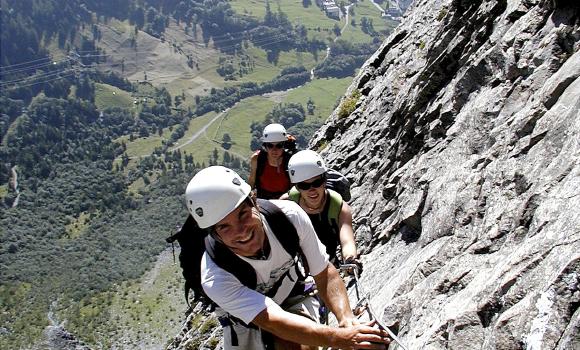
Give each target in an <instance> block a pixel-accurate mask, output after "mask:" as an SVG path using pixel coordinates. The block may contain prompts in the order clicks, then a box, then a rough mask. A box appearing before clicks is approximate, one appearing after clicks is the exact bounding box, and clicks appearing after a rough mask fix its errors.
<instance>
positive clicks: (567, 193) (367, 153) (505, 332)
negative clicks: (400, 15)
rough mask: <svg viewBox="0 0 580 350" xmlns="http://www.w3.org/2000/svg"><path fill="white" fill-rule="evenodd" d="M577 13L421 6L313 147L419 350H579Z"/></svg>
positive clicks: (463, 1)
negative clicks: (345, 193)
mask: <svg viewBox="0 0 580 350" xmlns="http://www.w3.org/2000/svg"><path fill="white" fill-rule="evenodd" d="M578 4H579V3H578V1H563V0H562V1H548V0H544V1H542V0H509V1H505V0H503V1H497V0H488V1H485V0H484V1H467V0H422V1H420V0H416V1H415V2H414V3H413V5H412V6H411V8H409V11H408V12H407V15H406V18H405V20H404V21H403V24H402V25H401V26H400V27H399V28H397V30H396V31H395V32H394V33H393V34H392V35H391V36H390V37H389V38H388V39H387V41H386V42H385V43H384V44H383V45H382V47H381V48H380V49H379V50H378V51H377V52H376V53H375V54H374V55H373V56H372V57H371V58H370V59H369V60H368V61H367V62H366V64H365V65H364V67H363V68H362V70H361V72H360V74H359V75H358V76H357V77H356V78H355V80H354V82H353V84H352V86H351V87H350V88H349V90H348V92H347V95H346V96H345V100H346V99H351V101H352V99H355V100H357V101H358V102H357V103H356V105H355V109H354V111H352V113H350V114H349V113H348V112H347V113H345V112H344V108H342V107H339V108H337V110H336V111H335V112H334V113H333V115H332V116H331V118H330V120H329V121H328V122H327V124H325V125H324V126H323V127H322V128H321V129H320V130H319V131H318V132H317V134H316V135H315V137H314V139H313V140H312V142H311V146H312V147H313V148H314V149H318V150H322V154H323V156H324V157H325V159H326V160H327V162H328V164H329V165H330V166H331V167H332V168H335V169H337V170H341V171H342V172H343V173H345V174H346V175H347V176H348V177H349V178H350V179H351V180H352V182H353V187H352V191H351V192H352V195H353V199H352V200H351V202H350V204H351V205H352V207H353V208H354V211H355V213H354V218H355V230H356V235H357V241H358V242H359V246H360V248H361V250H362V252H363V253H364V255H363V261H364V266H365V269H364V273H363V275H362V276H361V279H360V282H359V285H360V287H362V288H364V290H366V291H367V292H369V293H370V297H371V303H372V305H373V307H374V309H375V310H376V311H377V312H378V313H381V316H380V317H381V318H382V320H383V321H384V323H386V324H387V325H390V326H393V329H397V330H398V334H399V337H400V338H401V339H402V341H403V342H404V344H405V345H406V347H407V348H408V349H410V350H411V349H510V350H511V349H562V350H563V349H580V310H579V306H580V52H579V51H580V50H579V49H580V13H579V12H580V10H579V8H578V6H579V5H578ZM572 6H575V7H572ZM359 95H360V96H359ZM352 96H354V97H352ZM357 96H359V97H357ZM350 292H351V294H352V295H351V297H352V298H353V302H354V301H355V300H354V299H355V293H354V290H353V289H352V288H351V290H350ZM184 332H187V333H189V334H192V333H195V334H199V333H200V332H199V330H187V329H185V330H184ZM215 335H216V334H215V333H214V334H213V336H215ZM195 338H196V337H195V336H190V337H189V338H188V337H187V336H186V337H185V338H183V339H177V341H176V342H175V343H176V344H175V345H176V346H175V347H171V348H187V347H185V346H182V347H179V345H178V343H180V342H181V344H184V343H186V342H187V341H189V342H192V341H193V340H192V339H195ZM188 339H189V340H188ZM205 339H207V337H205ZM207 345H208V343H207V342H205V343H203V342H201V341H197V342H196V346H199V347H200V348H205V347H206V346H207ZM218 347H219V344H218ZM190 348H191V347H190ZM209 348H211V347H209ZM391 348H396V346H395V345H393V346H391Z"/></svg>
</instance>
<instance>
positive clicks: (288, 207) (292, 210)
mask: <svg viewBox="0 0 580 350" xmlns="http://www.w3.org/2000/svg"><path fill="white" fill-rule="evenodd" d="M270 202H272V204H274V205H276V206H277V207H278V208H280V209H281V210H282V212H283V213H284V214H286V216H289V215H299V214H301V213H303V212H304V210H302V208H300V206H299V205H298V204H297V203H296V202H294V201H291V200H282V199H272V200H270Z"/></svg>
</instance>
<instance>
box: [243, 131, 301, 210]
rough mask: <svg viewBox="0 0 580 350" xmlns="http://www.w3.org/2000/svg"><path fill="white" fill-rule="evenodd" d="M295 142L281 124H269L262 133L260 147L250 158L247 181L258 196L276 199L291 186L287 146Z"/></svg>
mask: <svg viewBox="0 0 580 350" xmlns="http://www.w3.org/2000/svg"><path fill="white" fill-rule="evenodd" d="M292 142H295V139H294V138H293V136H291V135H289V134H288V133H287V132H286V128H284V126H283V125H281V124H275V123H273V124H269V125H267V126H266V127H265V128H264V131H263V133H262V149H260V150H257V151H256V152H254V154H252V157H251V158H250V177H249V178H248V183H249V184H250V186H252V188H255V189H256V194H257V196H258V198H265V199H278V198H280V196H281V195H282V194H284V193H285V192H286V191H288V190H289V189H290V187H291V184H290V178H289V177H288V171H287V169H288V168H287V167H288V160H289V159H290V156H291V154H290V152H288V150H287V146H288V145H289V144H290V143H292Z"/></svg>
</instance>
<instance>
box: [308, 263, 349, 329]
mask: <svg viewBox="0 0 580 350" xmlns="http://www.w3.org/2000/svg"><path fill="white" fill-rule="evenodd" d="M313 277H314V281H316V287H317V288H318V295H320V297H321V298H322V300H323V301H324V303H325V304H326V305H327V306H328V308H329V309H330V311H331V312H332V313H333V314H334V315H335V316H336V319H337V320H338V324H339V326H341V327H343V326H348V325H351V324H353V323H355V321H354V320H355V318H354V315H353V313H352V310H351V308H350V302H349V301H348V295H347V292H346V287H345V286H344V281H343V280H342V278H340V275H339V273H338V271H337V270H336V268H335V267H334V265H332V264H331V263H329V264H328V265H327V266H326V269H324V270H322V272H321V273H319V274H318V275H316V276H313Z"/></svg>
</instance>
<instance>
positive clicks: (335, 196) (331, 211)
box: [327, 189, 343, 228]
mask: <svg viewBox="0 0 580 350" xmlns="http://www.w3.org/2000/svg"><path fill="white" fill-rule="evenodd" d="M327 191H328V200H329V201H330V205H329V207H328V222H329V223H330V225H331V226H334V225H336V227H337V228H338V217H339V216H340V210H341V209H342V203H343V200H342V197H341V196H340V194H339V193H338V192H335V191H333V190H330V189H329V190H327Z"/></svg>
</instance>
